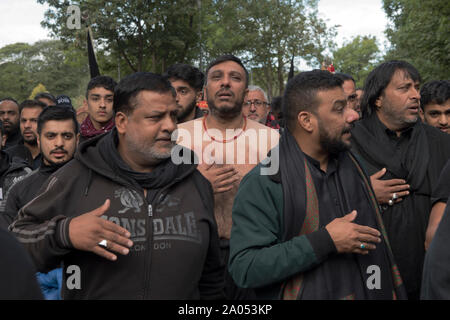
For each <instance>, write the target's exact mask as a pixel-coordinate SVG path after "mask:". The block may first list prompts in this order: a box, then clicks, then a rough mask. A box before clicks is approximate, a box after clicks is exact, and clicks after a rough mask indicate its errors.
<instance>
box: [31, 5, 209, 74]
mask: <svg viewBox="0 0 450 320" xmlns="http://www.w3.org/2000/svg"><path fill="white" fill-rule="evenodd" d="M38 2H39V3H41V4H44V3H46V4H47V5H48V6H49V8H50V9H49V10H47V12H46V13H45V20H44V21H43V22H42V25H43V26H44V27H47V28H49V29H50V30H51V32H52V34H53V36H57V37H59V38H60V39H61V40H63V41H64V42H69V43H73V42H75V43H77V45H78V46H79V47H80V48H84V47H85V43H86V40H85V39H86V32H85V27H86V26H91V27H92V30H93V34H94V37H95V38H96V43H97V47H99V48H102V49H104V50H106V51H107V52H108V54H110V55H111V57H112V56H116V57H120V59H122V60H124V61H125V63H126V69H125V70H124V71H126V73H131V72H136V71H153V72H163V71H165V69H166V67H167V66H168V65H169V64H172V63H175V62H187V61H191V60H192V59H193V58H196V57H197V56H198V54H197V53H198V47H199V46H198V23H199V18H198V17H199V10H198V4H197V1H196V0H178V1H147V0H135V1H122V0H112V1H107V2H104V1H99V0H85V1H71V3H70V4H71V5H78V6H79V7H80V10H81V12H82V13H83V14H82V17H83V19H82V21H81V22H82V28H81V29H80V30H71V29H69V28H68V26H67V20H68V19H69V15H68V14H67V8H68V7H69V2H68V1H59V0H38ZM202 2H204V3H206V2H207V1H206V0H205V1H202Z"/></svg>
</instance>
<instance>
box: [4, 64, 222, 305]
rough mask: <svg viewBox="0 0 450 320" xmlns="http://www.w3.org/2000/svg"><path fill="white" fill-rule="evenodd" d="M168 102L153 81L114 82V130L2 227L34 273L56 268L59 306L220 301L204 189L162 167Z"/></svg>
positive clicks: (187, 168)
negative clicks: (67, 302)
mask: <svg viewBox="0 0 450 320" xmlns="http://www.w3.org/2000/svg"><path fill="white" fill-rule="evenodd" d="M175 96H176V93H175V91H174V89H173V87H172V86H171V85H170V82H169V81H167V80H166V79H164V78H163V77H162V76H160V75H156V74H153V73H147V72H140V73H135V74H132V75H130V76H128V77H126V78H124V79H122V81H121V82H120V83H119V84H118V85H117V86H116V89H115V92H114V112H115V124H116V126H115V128H114V129H112V130H111V131H110V132H109V133H106V134H104V135H100V136H97V137H94V138H92V139H90V140H88V141H86V142H85V143H82V144H81V145H80V147H79V148H78V150H77V152H76V153H75V156H74V159H73V160H72V161H70V162H69V163H67V164H66V165H65V166H64V167H63V168H61V169H60V170H58V171H56V172H55V173H54V174H53V175H51V176H50V178H49V179H48V180H47V181H46V182H45V184H44V185H43V186H42V188H41V192H40V193H39V194H38V195H37V196H36V197H35V198H34V199H33V200H32V201H31V202H29V203H28V204H27V205H25V206H24V207H22V208H21V209H20V211H19V214H18V218H17V220H15V221H14V222H13V223H12V225H11V226H10V230H11V231H12V232H13V233H14V234H15V236H16V237H17V239H18V240H19V241H20V242H21V243H22V244H23V245H24V246H25V247H26V248H27V249H28V252H29V253H30V254H31V257H32V258H33V260H34V262H35V264H36V266H37V269H38V271H40V272H46V271H48V270H51V269H52V268H54V267H57V266H59V264H60V263H61V261H62V262H63V270H64V271H63V288H62V298H63V299H180V300H181V299H200V298H202V299H214V298H221V297H222V292H221V289H222V277H223V269H222V268H221V266H220V251H219V243H218V237H217V226H216V223H215V221H214V215H213V194H212V189H211V185H210V184H209V183H208V181H207V180H206V179H205V178H203V176H202V175H201V174H200V173H199V172H198V170H197V168H196V165H194V164H179V165H176V164H174V163H173V162H172V161H171V159H170V155H171V150H172V148H173V147H174V143H173V141H171V134H172V132H173V131H174V130H175V129H176V127H177V125H176V116H177V111H178V108H177V105H176V100H175ZM48 138H51V137H48ZM51 150H54V151H55V153H54V157H56V158H60V157H63V155H64V152H63V151H61V150H59V149H56V148H52V149H51ZM56 150H59V151H56ZM43 152H45V150H43ZM183 152H186V153H187V155H188V156H190V157H191V158H192V157H194V154H193V153H192V151H190V150H187V149H183ZM180 262H182V263H180Z"/></svg>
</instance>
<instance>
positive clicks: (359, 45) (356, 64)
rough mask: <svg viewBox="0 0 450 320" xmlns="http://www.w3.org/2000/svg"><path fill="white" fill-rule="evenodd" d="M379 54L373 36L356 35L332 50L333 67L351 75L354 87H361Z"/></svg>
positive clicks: (375, 63)
mask: <svg viewBox="0 0 450 320" xmlns="http://www.w3.org/2000/svg"><path fill="white" fill-rule="evenodd" d="M379 54H380V52H379V49H378V46H377V41H376V38H375V37H374V36H363V37H362V36H356V37H355V38H353V40H352V41H350V42H348V43H345V44H344V45H343V46H342V47H340V48H339V49H337V50H336V51H334V53H333V57H334V59H333V62H334V67H335V68H336V71H337V72H343V73H347V74H349V75H351V76H352V77H353V78H354V79H355V82H356V87H362V86H363V85H364V81H365V79H366V77H367V76H368V75H369V73H370V71H372V69H373V68H374V67H375V66H376V65H377V63H378V61H379V59H380V58H379Z"/></svg>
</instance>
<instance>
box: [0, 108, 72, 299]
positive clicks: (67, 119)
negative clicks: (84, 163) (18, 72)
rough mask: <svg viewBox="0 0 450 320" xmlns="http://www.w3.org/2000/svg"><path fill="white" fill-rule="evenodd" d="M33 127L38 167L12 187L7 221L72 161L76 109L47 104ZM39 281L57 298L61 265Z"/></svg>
mask: <svg viewBox="0 0 450 320" xmlns="http://www.w3.org/2000/svg"><path fill="white" fill-rule="evenodd" d="M36 130H37V134H38V139H39V145H40V152H41V154H42V158H43V160H42V163H41V166H40V167H39V169H37V170H35V171H33V172H32V173H30V174H29V175H28V176H26V177H25V178H24V179H23V180H22V181H19V182H18V183H16V184H15V185H14V186H13V187H12V188H11V190H10V192H9V194H8V199H7V200H6V208H5V212H4V218H5V220H7V222H8V224H10V223H11V222H12V221H13V220H14V219H15V217H16V216H17V212H19V210H20V208H22V207H23V206H24V205H26V204H27V203H28V202H30V201H31V200H33V198H34V197H35V196H36V194H37V193H38V191H39V189H40V188H41V187H42V185H43V184H44V182H45V181H46V180H47V178H48V177H49V176H50V175H51V174H52V173H54V172H55V171H56V170H58V169H59V168H61V167H62V166H64V165H65V164H66V163H67V162H68V161H70V160H72V158H73V155H74V153H75V149H76V147H77V143H78V139H79V134H78V131H79V130H78V122H77V119H76V117H75V112H74V111H73V110H72V109H70V108H67V107H62V106H51V107H46V108H45V109H44V111H42V113H41V114H40V116H39V118H38V121H37V128H36ZM38 280H39V284H40V285H41V288H42V291H43V293H44V295H45V298H46V299H48V300H58V299H60V291H61V283H62V280H61V269H60V268H58V269H54V270H52V271H50V272H48V273H46V274H44V273H39V274H38Z"/></svg>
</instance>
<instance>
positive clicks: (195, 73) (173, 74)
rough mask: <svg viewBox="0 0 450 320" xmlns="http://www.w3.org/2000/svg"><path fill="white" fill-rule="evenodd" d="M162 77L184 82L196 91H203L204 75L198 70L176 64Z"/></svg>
mask: <svg viewBox="0 0 450 320" xmlns="http://www.w3.org/2000/svg"><path fill="white" fill-rule="evenodd" d="M164 76H165V77H166V78H167V79H169V80H170V79H177V80H183V81H186V82H187V83H188V84H189V85H190V86H191V87H192V88H194V89H195V90H197V91H200V90H202V89H203V84H204V82H205V75H204V74H203V72H201V71H200V70H199V69H198V68H196V67H193V66H191V65H188V64H184V63H176V64H174V65H171V66H170V67H169V68H168V69H167V71H166V73H165V74H164Z"/></svg>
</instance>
